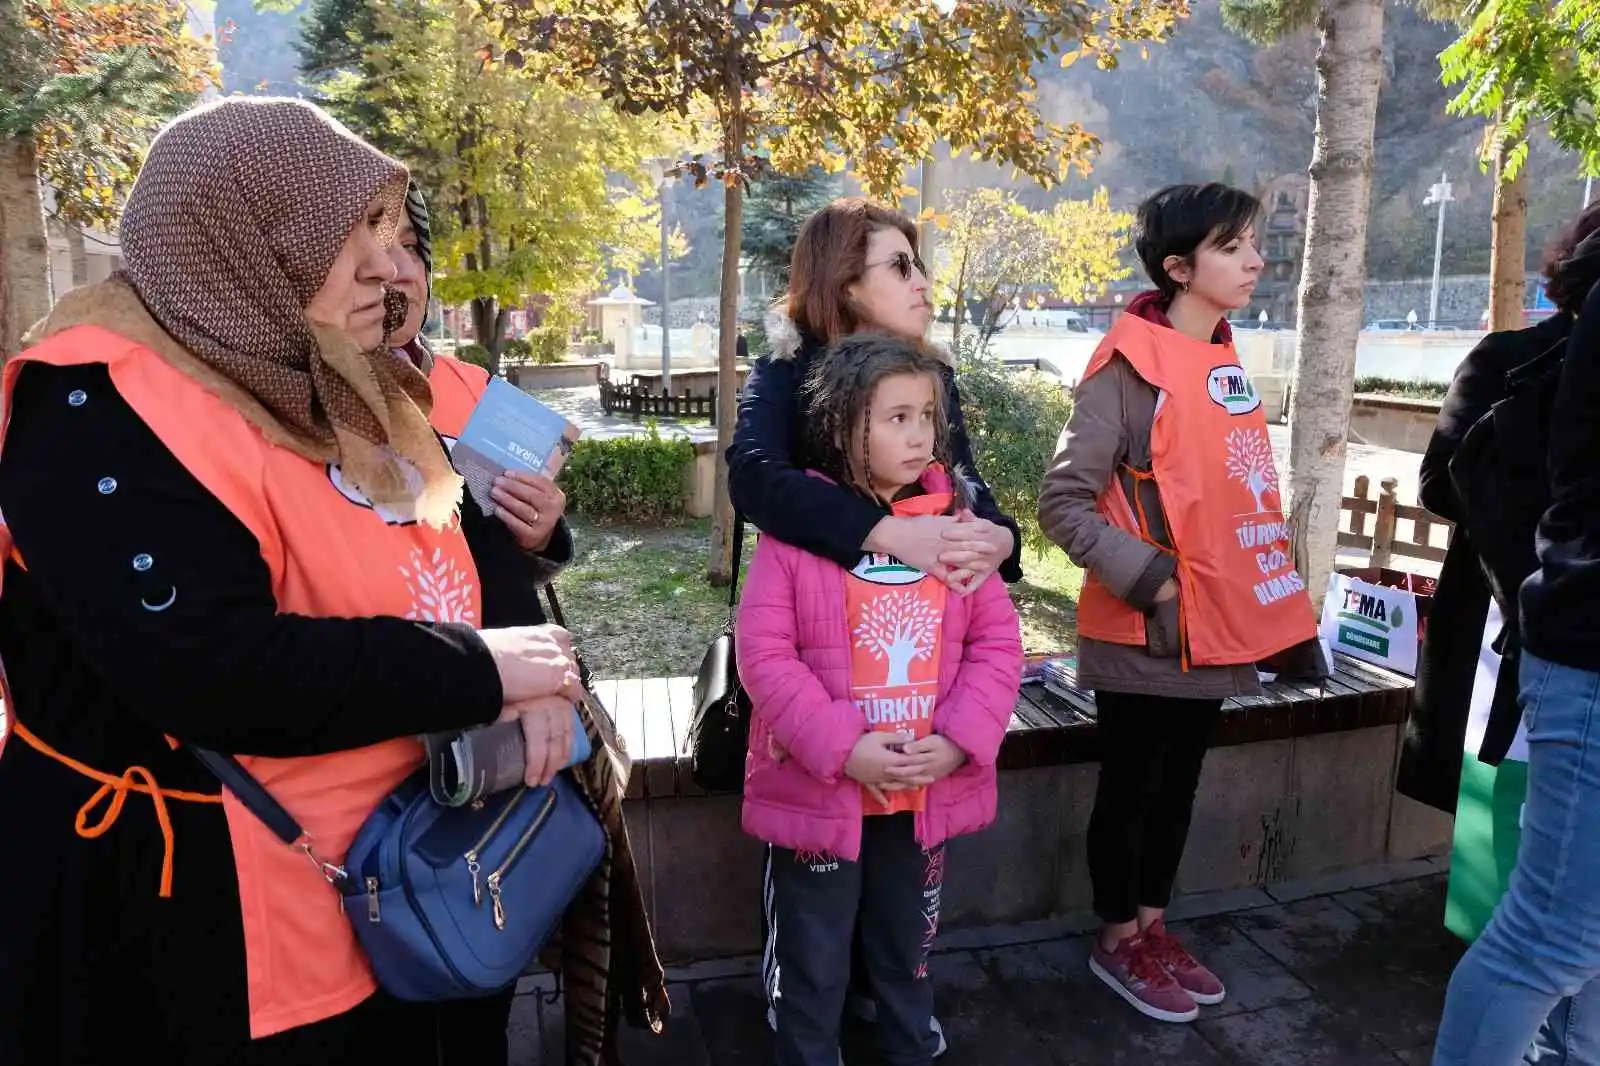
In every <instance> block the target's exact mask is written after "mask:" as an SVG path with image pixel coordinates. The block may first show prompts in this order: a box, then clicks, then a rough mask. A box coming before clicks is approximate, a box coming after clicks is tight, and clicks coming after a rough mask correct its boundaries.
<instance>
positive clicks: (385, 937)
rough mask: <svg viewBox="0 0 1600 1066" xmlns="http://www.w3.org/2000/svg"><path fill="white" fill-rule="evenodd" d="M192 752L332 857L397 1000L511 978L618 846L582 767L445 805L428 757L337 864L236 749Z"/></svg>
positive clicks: (330, 875) (346, 899)
mask: <svg viewBox="0 0 1600 1066" xmlns="http://www.w3.org/2000/svg"><path fill="white" fill-rule="evenodd" d="M191 750H193V751H194V752H195V754H196V755H197V756H198V757H199V759H200V761H201V762H202V763H204V764H205V765H206V766H207V767H208V768H209V769H210V770H211V772H212V773H214V774H215V775H216V776H217V777H218V778H219V779H220V780H221V781H222V783H223V784H224V785H226V786H227V787H228V788H229V789H230V790H231V791H232V792H233V793H234V795H235V796H237V797H238V798H239V801H240V802H241V803H243V804H244V805H245V806H246V807H248V808H249V809H250V811H251V812H252V813H253V814H255V815H256V817H258V818H260V819H261V820H262V822H263V823H265V824H266V826H267V827H268V828H269V829H271V830H272V831H273V833H274V834H276V835H277V837H278V838H279V839H280V840H282V841H283V842H284V843H285V844H287V845H289V846H291V847H296V848H300V849H301V850H303V851H305V853H306V854H307V855H308V856H310V857H311V859H312V861H313V862H314V863H316V864H317V865H318V866H319V867H320V868H321V870H322V872H323V875H324V876H325V877H326V878H327V879H328V881H329V883H330V884H332V885H333V886H334V888H335V889H337V890H338V892H339V893H340V895H341V897H342V900H343V904H344V911H345V915H346V917H348V918H349V919H350V924H351V926H352V928H354V930H355V934H356V939H357V940H359V941H360V942H361V946H362V948H363V949H364V950H365V951H366V953H367V957H368V960H369V961H370V962H371V964H372V972H373V975H374V976H375V977H376V978H377V980H378V984H379V985H380V986H381V987H382V988H383V989H384V990H385V991H387V992H389V993H390V994H391V995H393V996H395V997H396V998H398V999H402V1000H411V1001H431V1000H445V999H466V998H471V997H475V996H483V995H488V994H489V993H492V992H495V991H498V990H499V989H502V988H504V987H506V986H507V985H509V984H511V983H512V982H513V981H515V980H516V979H517V978H518V977H519V976H520V975H521V974H522V973H523V972H524V971H525V970H526V969H527V968H528V966H529V964H531V963H532V962H533V960H534V958H535V957H536V956H537V955H538V953H539V951H540V949H541V948H543V947H544V944H545V942H546V941H547V940H548V939H549V938H550V934H551V933H552V932H554V930H555V929H556V927H557V925H558V924H559V923H560V921H561V916H562V914H563V912H565V911H566V909H567V906H568V904H570V903H571V902H572V900H573V898H574V897H575V896H576V895H577V894H578V891H579V890H580V889H581V888H582V887H583V884H584V882H585V881H587V880H588V879H589V876H590V875H591V874H593V873H594V871H595V868H596V867H598V866H599V864H600V860H601V858H602V856H603V855H604V854H605V848H606V838H605V830H604V829H603V828H602V827H601V825H600V820H599V818H598V817H597V816H596V814H595V812H594V810H593V808H591V807H590V805H589V802H588V800H587V799H586V798H585V797H584V795H583V793H582V792H581V791H580V790H579V788H578V786H577V784H576V783H575V782H574V781H573V779H572V776H571V771H570V770H564V771H562V772H561V773H559V774H557V775H556V778H555V780H554V781H553V782H551V784H550V785H548V786H546V787H543V788H528V787H526V786H522V787H519V788H515V789H511V790H509V791H505V792H500V793H496V794H494V795H490V796H486V797H484V798H483V799H482V800H481V801H480V802H478V803H474V804H472V805H470V806H465V807H445V806H441V805H440V804H438V803H436V802H435V801H434V799H433V796H432V793H431V790H430V787H429V781H428V770H427V767H423V768H422V769H421V770H419V771H418V772H417V773H416V774H413V775H412V776H411V777H409V778H407V779H406V781H405V782H404V783H402V784H401V786H400V787H399V788H397V789H395V791H394V792H392V793H390V794H389V795H388V796H387V797H386V798H385V799H384V801H383V802H382V803H381V804H379V805H378V809H377V810H375V811H373V812H372V814H371V815H369V816H368V818H367V820H366V822H365V823H363V825H362V826H361V829H360V830H359V831H358V832H357V833H356V837H355V840H354V841H353V842H352V843H351V845H350V850H349V853H348V854H347V855H346V856H345V860H344V864H343V865H342V866H339V865H335V864H333V863H329V862H324V861H321V860H319V859H318V858H317V857H316V855H315V854H314V853H313V851H312V849H311V842H310V840H309V839H308V838H307V837H306V835H305V833H304V831H303V830H302V829H301V828H300V825H299V824H298V823H297V822H296V821H295V820H294V818H293V816H292V815H290V814H289V813H288V812H287V811H285V810H284V809H283V806H282V805H281V804H279V803H278V802H277V800H275V799H273V798H272V796H271V794H270V793H268V792H267V790H266V789H265V788H263V787H262V785H261V784H260V783H259V782H258V781H256V779H255V778H254V777H253V776H251V774H250V773H249V771H247V770H246V769H245V768H244V767H243V766H241V765H240V764H239V763H238V762H237V761H236V760H234V759H233V758H232V757H230V756H226V755H219V754H217V753H216V752H211V751H206V750H204V749H198V748H196V749H191Z"/></svg>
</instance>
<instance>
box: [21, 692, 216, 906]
mask: <svg viewBox="0 0 1600 1066" xmlns="http://www.w3.org/2000/svg"><path fill="white" fill-rule="evenodd" d="M9 728H10V730H11V732H13V733H15V734H16V735H17V737H18V739H20V740H22V741H23V742H24V743H26V744H27V745H28V746H29V747H30V748H32V749H33V750H34V751H37V752H38V753H39V754H40V755H44V756H47V757H49V758H51V759H54V760H55V761H56V762H58V763H60V764H61V765H62V766H65V767H67V768H68V769H71V770H76V771H77V772H78V773H80V774H82V775H83V776H84V777H87V778H89V779H91V780H94V781H98V782H100V787H99V788H98V789H96V790H95V794H94V795H93V796H90V797H89V802H87V803H85V804H84V805H83V806H82V807H79V808H78V817H77V820H76V821H75V822H74V823H73V827H74V828H75V829H76V830H77V831H78V835H79V836H80V837H83V838H84V839H85V840H94V839H97V838H98V837H101V836H103V835H105V832H106V831H107V830H108V829H110V828H111V827H112V826H113V825H115V824H116V822H117V819H118V818H119V817H121V815H122V804H123V802H124V801H125V800H127V798H128V793H129V792H138V793H141V794H143V795H146V796H149V797H150V800H151V803H152V804H153V805H154V806H155V809H156V821H157V822H158V823H160V825H161V842H162V844H163V845H164V846H165V848H166V851H165V853H164V854H163V855H162V857H161V898H162V899H170V898H171V896H172V854H173V850H174V846H175V838H174V835H173V832H172V815H171V814H170V813H169V812H168V810H167V800H180V801H182V802H184V803H221V802H222V795H221V793H215V792H213V793H205V792H184V791H182V790H180V789H175V788H162V787H161V786H160V785H158V784H156V778H155V775H154V774H152V773H151V772H150V771H149V770H147V769H145V768H144V767H143V766H130V767H128V768H127V769H126V770H124V771H122V774H121V776H120V777H119V776H113V775H111V774H108V773H103V772H101V771H99V770H96V769H95V768H94V767H92V766H88V765H85V764H84V763H81V762H79V761H78V760H77V759H74V758H73V757H72V756H70V755H63V754H61V752H59V751H57V750H56V749H54V748H52V747H51V746H50V745H48V744H46V743H45V742H44V741H42V740H40V739H39V738H38V737H37V736H35V735H34V734H33V731H32V730H30V729H29V728H28V727H27V726H25V725H23V724H22V722H21V721H19V720H18V719H17V718H16V709H15V708H13V709H12V715H11V720H10V722H9ZM107 797H110V800H111V803H110V805H109V806H108V807H107V808H106V810H105V813H104V814H102V815H101V816H100V820H99V821H98V822H96V823H95V824H93V825H89V824H88V822H89V816H90V815H91V814H93V813H94V809H95V808H96V807H98V806H100V803H101V801H103V800H105V799H106V798H107Z"/></svg>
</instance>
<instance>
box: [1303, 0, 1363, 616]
mask: <svg viewBox="0 0 1600 1066" xmlns="http://www.w3.org/2000/svg"><path fill="white" fill-rule="evenodd" d="M1383 3H1384V0H1324V2H1323V5H1322V11H1321V14H1320V15H1319V16H1318V29H1319V32H1320V38H1321V39H1320V43H1319V45H1318V48H1317V129H1316V141H1315V146H1314V148H1313V150H1312V155H1311V171H1310V173H1311V202H1310V207H1309V210H1308V218H1307V222H1306V249H1305V264H1304V268H1303V271H1302V274H1301V278H1300V295H1299V314H1298V320H1299V331H1300V338H1299V344H1298V345H1297V351H1296V355H1295V367H1294V390H1293V395H1292V397H1291V400H1290V407H1289V469H1288V477H1287V479H1286V482H1287V484H1288V489H1289V491H1288V493H1287V495H1286V498H1285V503H1286V504H1287V507H1288V511H1289V519H1290V524H1291V530H1292V536H1293V539H1294V558H1295V565H1296V567H1297V568H1298V569H1299V571H1300V574H1301V576H1302V577H1303V578H1304V579H1305V582H1306V587H1307V589H1308V590H1309V592H1310V593H1311V598H1312V601H1313V602H1314V603H1315V604H1316V605H1317V606H1318V608H1319V609H1320V608H1321V604H1322V598H1323V595H1324V594H1325V593H1326V592H1327V584H1328V574H1329V572H1330V571H1331V570H1332V569H1333V563H1334V557H1335V555H1336V553H1337V550H1338V524H1339V502H1340V498H1341V497H1342V496H1343V495H1344V459H1345V437H1346V435H1347V433H1348V432H1349V429H1350V402H1351V398H1352V394H1353V393H1354V391H1355V363H1356V339H1357V337H1358V335H1359V334H1360V332H1361V312H1362V299H1363V296H1364V284H1365V282H1366V273H1367V207H1368V202H1369V200H1370V199H1371V195H1372V170H1373V151H1372V138H1373V126H1374V124H1375V122H1376V119H1377V113H1378V89H1379V86H1380V85H1381V83H1382V81H1383V69H1384V68H1383Z"/></svg>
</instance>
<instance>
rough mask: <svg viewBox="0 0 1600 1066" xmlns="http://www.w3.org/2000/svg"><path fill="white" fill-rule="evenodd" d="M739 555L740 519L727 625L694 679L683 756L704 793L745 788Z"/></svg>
mask: <svg viewBox="0 0 1600 1066" xmlns="http://www.w3.org/2000/svg"><path fill="white" fill-rule="evenodd" d="M743 553H744V516H743V515H741V514H735V515H734V518H733V582H732V584H731V585H730V586H729V589H728V622H727V625H725V626H724V627H723V630H722V633H721V634H720V635H719V636H718V637H717V639H716V640H714V641H712V642H711V647H709V648H707V649H706V654H705V658H703V659H701V660H700V670H699V672H698V673H697V674H696V675H695V679H694V717H693V719H691V720H690V722H689V737H688V755H689V766H690V771H691V773H692V774H693V775H694V781H695V784H697V785H699V786H700V787H701V788H703V789H705V790H706V791H707V792H742V791H743V790H744V757H745V749H746V748H747V747H748V746H749V743H750V697H749V695H748V694H747V693H746V692H745V690H744V686H743V685H741V684H739V663H738V660H737V659H736V658H735V657H734V649H733V622H734V618H735V615H736V613H737V611H738V606H739V560H740V557H741V556H742V555H743Z"/></svg>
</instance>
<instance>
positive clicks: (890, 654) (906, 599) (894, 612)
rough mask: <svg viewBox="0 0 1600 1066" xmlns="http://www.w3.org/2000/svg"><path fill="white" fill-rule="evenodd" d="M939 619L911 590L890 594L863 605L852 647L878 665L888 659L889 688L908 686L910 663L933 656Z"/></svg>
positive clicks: (926, 603)
mask: <svg viewBox="0 0 1600 1066" xmlns="http://www.w3.org/2000/svg"><path fill="white" fill-rule="evenodd" d="M941 621H942V619H941V618H940V616H939V613H938V612H937V611H935V610H934V609H933V607H932V606H931V605H929V604H928V602H927V601H926V600H924V599H923V598H922V597H921V596H919V595H917V593H916V592H915V591H909V592H892V593H886V594H885V595H882V596H879V597H877V598H876V599H874V600H872V601H871V602H869V603H868V604H867V605H866V608H865V609H864V610H863V611H862V613H861V623H860V624H859V625H857V626H856V631H855V636H856V647H858V648H864V649H866V650H867V651H870V652H871V653H872V657H873V658H874V659H876V660H879V661H880V662H881V661H882V660H884V659H888V660H889V680H888V683H889V684H891V685H909V684H911V677H910V674H911V664H912V663H914V662H916V661H917V660H918V659H926V658H927V657H928V656H929V655H931V654H932V653H933V638H934V635H935V634H936V633H937V632H938V629H939V623H940V622H941Z"/></svg>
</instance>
